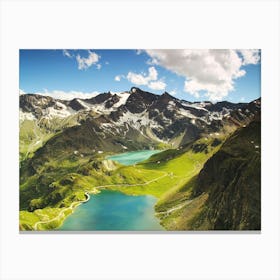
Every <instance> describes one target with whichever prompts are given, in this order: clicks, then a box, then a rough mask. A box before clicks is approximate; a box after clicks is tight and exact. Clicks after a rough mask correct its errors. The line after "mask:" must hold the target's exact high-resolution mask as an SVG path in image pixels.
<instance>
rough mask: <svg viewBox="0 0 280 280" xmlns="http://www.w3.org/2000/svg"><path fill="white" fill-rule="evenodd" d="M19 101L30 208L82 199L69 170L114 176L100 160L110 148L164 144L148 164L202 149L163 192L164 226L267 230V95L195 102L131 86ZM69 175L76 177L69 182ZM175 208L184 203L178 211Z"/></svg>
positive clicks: (25, 203)
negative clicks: (193, 165) (263, 194)
mask: <svg viewBox="0 0 280 280" xmlns="http://www.w3.org/2000/svg"><path fill="white" fill-rule="evenodd" d="M19 107H20V179H21V188H20V194H21V196H20V205H21V207H20V208H21V210H22V211H25V212H24V213H25V215H29V213H33V212H34V211H36V210H38V209H45V208H46V207H53V208H58V207H63V205H64V206H65V205H67V203H70V201H75V199H77V197H75V196H74V197H72V198H71V199H70V198H69V197H70V196H71V195H72V194H73V189H72V192H70V191H69V190H70V188H69V185H71V186H72V185H75V184H74V183H73V182H72V181H73V180H72V181H71V179H69V176H70V175H69V174H74V173H75V174H79V176H80V175H81V176H82V175H84V176H88V177H90V176H89V175H88V174H91V177H92V178H93V177H94V176H97V175H96V174H95V173H94V172H99V171H98V170H100V169H102V172H103V173H102V176H104V178H105V177H106V176H109V177H110V176H111V175H110V172H109V170H108V168H107V170H106V168H105V167H104V166H103V167H100V166H102V164H103V165H104V160H105V156H106V155H108V154H115V153H121V152H125V151H135V150H146V149H161V150H163V152H162V153H159V154H157V155H154V156H152V157H151V159H150V162H149V161H148V162H147V164H152V163H155V161H156V162H160V161H161V162H162V161H164V160H170V161H172V160H173V161H174V162H176V160H177V159H178V158H179V157H181V156H182V155H183V154H184V153H185V154H187V153H192V154H194V155H195V154H196V155H199V154H203V161H201V166H200V168H198V169H197V172H196V174H194V176H193V177H192V178H191V180H189V179H188V180H186V182H184V184H183V185H181V186H180V188H178V189H176V190H175V191H174V190H173V189H172V192H171V191H169V192H166V193H164V194H162V196H161V197H160V199H159V202H158V204H157V205H156V211H157V212H158V213H159V217H160V219H161V221H162V224H163V225H165V227H166V228H167V229H176V230H181V229H260V206H259V205H260V112H261V99H260V98H259V99H257V100H254V101H252V102H250V103H237V104H236V103H230V102H226V101H223V102H218V103H215V104H214V103H212V102H209V101H205V102H188V101H185V100H180V99H177V98H175V97H174V96H172V95H170V94H168V93H167V92H164V93H163V94H162V95H156V94H153V93H150V92H146V91H142V90H141V89H139V88H136V87H133V88H131V89H130V90H129V91H126V92H122V93H112V92H107V93H102V94H99V95H97V96H94V97H92V98H90V99H78V98H75V99H73V100H69V101H68V100H67V101H66V100H58V99H54V98H52V97H49V96H42V95H36V94H23V95H20V102H19ZM252 141H253V143H251V142H252ZM255 146H257V147H258V148H255ZM256 152H258V153H256ZM159 159H160V160H159ZM66 162H67V164H66ZM76 163H79V164H78V166H79V167H77V165H75V164H76ZM89 163H91V165H90V167H89ZM63 164H65V166H64V167H65V168H64V169H63V170H61V166H63ZM59 165H61V166H60V167H59ZM66 165H67V167H66ZM81 166H82V167H83V168H81ZM98 166H99V167H98ZM92 168H93V169H94V170H93V169H92ZM98 168H99V169H98ZM117 168H119V167H118V166H117V165H116V166H115V169H117ZM145 168H146V167H145ZM81 170H82V171H81ZM58 173H60V174H58ZM93 173H94V174H95V175H94V174H93ZM63 176H64V177H63ZM65 176H66V177H67V176H68V177H67V180H70V181H71V182H68V183H67V182H64V184H63V182H62V181H61V180H64V179H65ZM73 176H74V175H73ZM99 176H100V174H99ZM62 177H63V178H62ZM70 177H71V176H70ZM109 177H108V178H107V177H106V178H107V179H108V180H110V179H109ZM79 178H80V177H79ZM94 178H95V177H94ZM251 178H253V180H251ZM107 179H106V180H107ZM122 179H123V178H122ZM65 180H66V179H65ZM67 180H66V181H67ZM81 180H82V179H81ZM104 180H105V179H104ZM139 180H140V179H139ZM55 182H59V183H57V186H58V187H57V188H55V187H53V186H54V185H56V184H55ZM62 185H63V187H62ZM190 185H191V186H190ZM49 186H52V187H49ZM67 186H68V187H67ZM172 187H173V186H170V190H171V188H172ZM75 188H76V187H75ZM62 190H63V191H62ZM185 190H187V191H185ZM76 192H78V190H77V189H75V193H76ZM57 193H59V194H57ZM251 194H253V195H252V196H251ZM66 198H67V199H68V198H69V201H68V202H67V201H64V202H63V203H61V201H63V200H65V199H66ZM187 201H190V202H189V203H187ZM59 203H60V204H59ZM182 203H183V204H182ZM185 204H186V205H185ZM194 204H195V205H196V206H194ZM176 205H177V206H178V205H182V207H181V208H180V209H178V211H177V210H176V211H175V210H174V209H176ZM241 206H242V207H241ZM190 208H192V210H190ZM170 209H171V210H172V209H173V210H174V211H173V210H172V211H170ZM193 209H196V210H195V211H194V210H193ZM168 211H169V212H168ZM160 213H165V214H164V215H163V214H160ZM166 213H169V214H168V215H166ZM178 213H181V214H182V213H183V215H181V214H180V215H181V216H180V215H179V214H178ZM178 217H179V218H178ZM185 217H187V218H185ZM171 220H173V221H178V223H177V225H176V226H174V223H172V222H170V221H171ZM23 224H24V223H23ZM22 228H23V229H29V228H30V225H28V223H25V225H24V226H23V225H22Z"/></svg>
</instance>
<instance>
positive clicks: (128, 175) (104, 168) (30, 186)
mask: <svg viewBox="0 0 280 280" xmlns="http://www.w3.org/2000/svg"><path fill="white" fill-rule="evenodd" d="M213 141H214V139H210V138H209V139H208V140H204V139H201V140H199V141H198V142H196V143H194V144H193V145H191V144H190V145H188V146H186V147H181V148H178V149H175V150H166V151H163V152H162V153H159V154H156V155H154V156H152V157H151V158H150V159H149V160H147V161H146V162H142V163H140V164H137V165H134V166H122V165H120V164H117V163H115V162H112V161H110V160H106V159H105V157H106V154H102V155H94V156H91V157H89V156H83V157H81V154H80V153H78V154H75V155H71V157H69V158H68V159H64V158H60V157H59V156H58V157H57V158H51V159H49V160H48V161H46V162H45V163H44V164H43V165H40V167H39V168H37V169H36V172H33V173H32V172H31V173H30V172H29V167H30V166H29V165H28V163H27V166H25V165H24V164H23V166H22V172H21V189H20V208H21V214H20V228H21V229H27V230H28V229H34V225H35V224H36V223H37V222H38V221H42V220H44V221H52V220H53V219H54V218H55V217H57V216H59V218H57V219H56V220H55V221H52V222H50V223H48V222H45V223H41V224H40V225H38V227H37V228H36V229H51V228H55V227H57V226H59V225H60V224H61V222H62V221H63V220H64V219H65V217H66V216H67V215H66V214H70V213H71V212H72V209H69V207H70V206H71V205H72V204H73V203H75V202H79V201H83V200H84V197H85V192H91V191H97V189H101V188H104V187H106V188H109V189H112V190H118V191H122V192H124V193H126V194H132V195H142V194H151V195H154V196H155V197H157V198H158V199H159V204H160V203H162V201H165V200H166V199H168V197H170V196H171V195H172V194H173V193H177V191H178V190H180V189H181V188H182V187H183V186H184V185H185V184H186V183H187V182H188V181H189V180H190V179H191V178H192V177H193V176H194V175H196V174H197V173H198V172H199V171H200V169H201V168H202V166H203V164H204V162H205V161H206V160H207V159H208V158H209V157H210V156H211V155H212V154H213V153H214V152H215V151H216V150H217V149H218V146H211V145H210V143H212V142H213ZM202 142H203V143H206V146H207V150H205V149H204V150H203V151H201V152H198V151H197V150H196V149H195V147H196V145H198V144H201V143H202ZM61 212H62V214H60V213H61Z"/></svg>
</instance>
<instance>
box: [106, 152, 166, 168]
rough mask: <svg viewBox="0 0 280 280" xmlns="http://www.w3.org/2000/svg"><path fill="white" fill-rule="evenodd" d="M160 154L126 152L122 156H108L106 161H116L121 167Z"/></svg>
mask: <svg viewBox="0 0 280 280" xmlns="http://www.w3.org/2000/svg"><path fill="white" fill-rule="evenodd" d="M159 152H161V151H160V150H143V151H135V152H127V153H123V154H117V155H113V156H108V157H107V159H111V160H114V161H117V162H119V163H121V164H123V165H133V164H136V163H138V162H141V161H144V160H146V159H148V158H149V157H150V156H152V155H154V154H157V153H159Z"/></svg>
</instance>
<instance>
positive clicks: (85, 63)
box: [76, 51, 101, 70]
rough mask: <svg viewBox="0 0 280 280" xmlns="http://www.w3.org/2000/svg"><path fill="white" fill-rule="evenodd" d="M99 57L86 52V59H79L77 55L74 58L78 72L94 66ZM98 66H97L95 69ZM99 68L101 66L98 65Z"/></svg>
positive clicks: (93, 53)
mask: <svg viewBox="0 0 280 280" xmlns="http://www.w3.org/2000/svg"><path fill="white" fill-rule="evenodd" d="M99 58H100V56H99V55H98V54H96V53H95V52H92V51H88V57H81V56H80V55H79V54H78V55H77V56H76V60H77V62H78V69H79V70H86V69H88V68H89V67H91V66H92V65H94V64H97V62H98V61H99ZM98 65H100V64H97V69H100V68H98V67H99V66H98ZM100 67H101V65H100Z"/></svg>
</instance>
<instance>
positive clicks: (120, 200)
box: [59, 190, 164, 231]
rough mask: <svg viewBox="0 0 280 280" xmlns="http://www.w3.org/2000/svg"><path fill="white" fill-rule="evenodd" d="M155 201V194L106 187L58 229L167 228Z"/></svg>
mask: <svg viewBox="0 0 280 280" xmlns="http://www.w3.org/2000/svg"><path fill="white" fill-rule="evenodd" d="M155 203H156V198H154V197H153V196H149V195H144V196H130V195H125V194H123V193H121V192H117V191H109V190H104V191H102V192H101V193H99V194H97V195H91V198H90V200H89V201H88V202H86V203H83V204H82V205H80V206H79V207H78V208H76V210H75V212H74V213H73V214H72V215H70V216H68V217H67V218H66V220H65V221H64V223H63V225H62V226H61V227H60V228H59V230H72V231H94V230H104V231H106V230H116V231H117V230H129V231H133V230H136V231H146V230H147V231H149V230H151V231H158V230H164V229H163V228H162V226H161V225H160V224H159V220H158V219H157V218H156V217H155V216H154V205H155Z"/></svg>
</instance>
